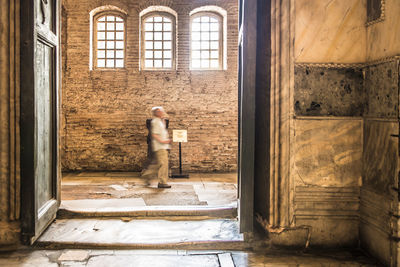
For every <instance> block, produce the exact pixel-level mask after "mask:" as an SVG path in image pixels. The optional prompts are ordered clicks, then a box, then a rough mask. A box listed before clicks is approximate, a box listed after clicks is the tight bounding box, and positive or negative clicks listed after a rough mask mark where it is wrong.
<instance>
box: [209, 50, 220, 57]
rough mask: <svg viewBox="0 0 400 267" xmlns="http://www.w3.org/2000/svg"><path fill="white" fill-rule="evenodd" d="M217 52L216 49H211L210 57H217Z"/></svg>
mask: <svg viewBox="0 0 400 267" xmlns="http://www.w3.org/2000/svg"><path fill="white" fill-rule="evenodd" d="M218 57H219V54H218V51H211V58H218Z"/></svg>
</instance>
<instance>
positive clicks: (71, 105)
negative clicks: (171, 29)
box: [62, 0, 238, 171]
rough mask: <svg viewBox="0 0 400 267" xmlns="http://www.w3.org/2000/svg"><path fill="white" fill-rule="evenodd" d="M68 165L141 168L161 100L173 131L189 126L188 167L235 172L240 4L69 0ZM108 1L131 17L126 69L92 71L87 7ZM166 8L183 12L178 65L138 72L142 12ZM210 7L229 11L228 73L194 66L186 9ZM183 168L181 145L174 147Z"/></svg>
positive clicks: (173, 153)
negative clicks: (153, 113) (191, 67)
mask: <svg viewBox="0 0 400 267" xmlns="http://www.w3.org/2000/svg"><path fill="white" fill-rule="evenodd" d="M63 3H64V7H63V11H64V12H63V14H64V15H66V19H65V18H64V21H66V24H65V25H63V26H64V27H63V41H64V43H63V47H62V48H63V55H64V68H65V71H64V75H63V114H64V127H63V132H62V133H63V139H62V141H63V143H62V145H63V150H64V151H63V157H62V165H63V169H64V170H136V171H137V170H140V169H141V168H142V165H143V163H144V161H145V159H146V153H147V144H146V136H147V129H146V125H145V122H146V119H147V118H149V117H150V108H151V107H152V106H159V105H162V106H164V107H165V109H166V111H167V112H168V114H169V116H170V129H171V130H172V129H187V130H188V143H185V144H183V167H184V169H185V170H186V171H233V170H235V169H236V154H237V34H238V33H237V23H238V22H237V14H238V8H237V1H236V0H223V1H216V0H207V1H201V0H192V1H178V0H176V1H144V0H137V1H129V0H110V1H100V0H96V1H91V0H86V1H79V2H77V1H68V0H67V1H64V2H63ZM106 4H111V5H115V6H117V7H120V8H122V9H123V10H125V11H126V12H127V13H128V16H127V21H126V25H127V46H126V47H127V48H126V55H127V58H126V68H124V69H122V70H117V71H101V70H93V71H90V70H89V37H90V32H89V30H90V25H89V22H90V21H89V20H90V17H89V12H90V11H91V10H92V9H94V8H96V7H99V6H102V5H106ZM151 5H164V6H168V7H170V8H172V9H173V10H175V11H176V12H177V13H178V17H177V70H176V71H175V70H174V71H140V70H139V12H140V11H142V10H143V9H145V8H146V7H148V6H151ZM207 5H216V6H220V7H222V8H223V9H225V10H226V11H227V24H228V27H227V51H228V55H227V66H228V68H227V70H220V71H190V70H189V57H190V53H189V44H190V42H189V41H190V34H189V26H190V23H189V20H190V17H189V12H190V11H191V10H193V9H194V8H197V7H200V6H207ZM170 155H171V157H170V159H171V165H172V167H173V168H174V167H175V168H176V167H177V166H178V159H177V157H178V145H177V144H174V145H173V148H172V150H171V154H170Z"/></svg>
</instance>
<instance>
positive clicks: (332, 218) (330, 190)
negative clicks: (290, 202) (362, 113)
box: [293, 117, 362, 247]
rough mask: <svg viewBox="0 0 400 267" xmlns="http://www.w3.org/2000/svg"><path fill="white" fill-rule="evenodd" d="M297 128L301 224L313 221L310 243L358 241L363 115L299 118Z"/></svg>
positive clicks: (297, 202)
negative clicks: (356, 116)
mask: <svg viewBox="0 0 400 267" xmlns="http://www.w3.org/2000/svg"><path fill="white" fill-rule="evenodd" d="M295 131H296V135H295V140H294V142H295V144H294V166H295V167H294V170H293V171H294V174H293V175H294V183H295V186H296V187H295V188H296V189H295V190H296V193H295V196H296V197H295V200H294V202H295V203H294V214H295V221H296V225H308V226H311V228H310V231H311V243H310V245H311V246H331V247H335V246H356V245H357V242H358V234H357V233H358V211H359V198H358V195H359V184H360V182H361V157H362V120H361V119H360V118H357V119H352V118H348V119H345V118H337V119H334V118H331V119H326V118H325V119H324V118H323V117H319V118H313V119H298V120H296V121H295Z"/></svg>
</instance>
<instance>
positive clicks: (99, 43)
mask: <svg viewBox="0 0 400 267" xmlns="http://www.w3.org/2000/svg"><path fill="white" fill-rule="evenodd" d="M97 48H100V49H104V48H106V42H104V41H99V42H97Z"/></svg>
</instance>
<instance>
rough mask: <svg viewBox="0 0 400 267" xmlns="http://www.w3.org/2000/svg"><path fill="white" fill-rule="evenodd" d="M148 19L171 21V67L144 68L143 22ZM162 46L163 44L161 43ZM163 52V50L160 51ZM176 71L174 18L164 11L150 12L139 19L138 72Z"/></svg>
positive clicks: (144, 40)
mask: <svg viewBox="0 0 400 267" xmlns="http://www.w3.org/2000/svg"><path fill="white" fill-rule="evenodd" d="M150 17H166V18H168V19H170V20H171V67H170V68H165V67H146V66H145V60H146V57H145V52H146V47H145V42H146V39H145V33H146V31H145V21H146V20H147V19H148V18H150ZM163 45H164V42H163ZM162 51H163V50H162ZM175 69H176V17H175V16H174V15H173V14H171V13H169V12H165V11H151V12H148V13H146V14H145V15H143V16H141V17H140V70H151V71H173V70H175Z"/></svg>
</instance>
